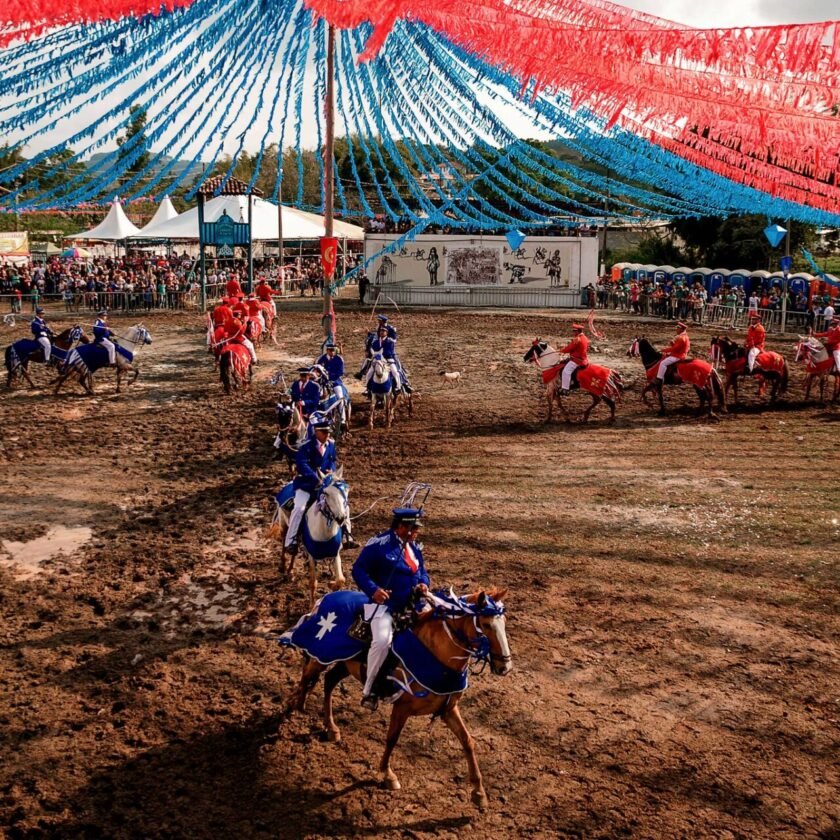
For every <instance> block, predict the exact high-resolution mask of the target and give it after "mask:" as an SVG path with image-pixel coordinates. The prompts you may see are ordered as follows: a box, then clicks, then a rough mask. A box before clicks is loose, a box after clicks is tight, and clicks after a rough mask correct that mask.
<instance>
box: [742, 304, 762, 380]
mask: <svg viewBox="0 0 840 840" xmlns="http://www.w3.org/2000/svg"><path fill="white" fill-rule="evenodd" d="M766 338H767V331H766V330H765V329H764V324H762V323H761V315H759V314H758V312H750V326H749V329H748V330H747V340H746V341H745V342H744V347H745V348H746V350H747V370H749V372H750V373H752V372H753V368H754V367H755V360H756V358H757V357H758V354H759V353H761V352H762V351H763V350H764V341H765V339H766Z"/></svg>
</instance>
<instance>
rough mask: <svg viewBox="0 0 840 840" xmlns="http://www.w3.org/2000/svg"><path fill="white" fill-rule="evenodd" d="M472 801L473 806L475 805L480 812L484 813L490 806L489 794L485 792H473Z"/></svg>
mask: <svg viewBox="0 0 840 840" xmlns="http://www.w3.org/2000/svg"><path fill="white" fill-rule="evenodd" d="M472 801H473V805H475V807H476V808H478V810H479V811H483V810H484V809H485V808H486V807H487V805H488V804H489V803H488V800H487V794H486V793H485V792H484V791H483V790H482V791H478V790H474V791H473V792H472Z"/></svg>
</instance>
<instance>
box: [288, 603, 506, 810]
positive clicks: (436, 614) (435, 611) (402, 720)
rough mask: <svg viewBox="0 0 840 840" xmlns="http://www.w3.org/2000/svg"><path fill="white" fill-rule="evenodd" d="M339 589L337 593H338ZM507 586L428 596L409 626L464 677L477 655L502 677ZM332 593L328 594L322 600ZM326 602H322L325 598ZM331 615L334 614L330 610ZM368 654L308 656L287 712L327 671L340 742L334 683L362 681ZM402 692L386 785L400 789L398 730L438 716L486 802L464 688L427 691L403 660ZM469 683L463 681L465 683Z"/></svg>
mask: <svg viewBox="0 0 840 840" xmlns="http://www.w3.org/2000/svg"><path fill="white" fill-rule="evenodd" d="M337 594H339V593H336V595H337ZM504 595H505V591H498V590H495V589H493V590H488V591H487V592H477V593H475V594H473V595H468V596H466V597H464V598H457V597H455V596H454V595H452V594H450V595H429V596H427V598H428V601H429V603H430V607H431V608H430V609H428V610H427V611H426V612H424V613H421V614H420V616H419V617H418V618H417V621H416V624H415V625H414V627H413V629H412V630H411V631H410V632H411V633H413V634H414V636H415V637H416V639H417V640H418V641H419V642H420V643H421V644H422V645H423V647H424V648H425V649H426V650H427V651H428V652H429V653H431V654H432V656H434V658H435V659H436V660H437V661H438V663H440V664H441V665H443V666H445V668H447V669H449V670H450V671H454V672H458V673H460V674H461V675H463V676H464V677H466V674H467V669H468V667H469V665H470V663H471V662H472V661H474V660H480V661H484V662H489V663H490V668H491V670H492V672H493V673H494V674H496V675H498V676H504V675H505V674H507V673H508V672H509V671H510V670H511V667H512V657H511V654H510V647H509V645H508V641H507V635H506V633H505V614H504V605H503V604H502V598H503V597H504ZM329 597H330V596H329V595H327V596H325V598H324V600H326V599H327V598H329ZM321 603H322V604H323V602H321ZM331 615H332V614H331ZM363 657H364V654H361V655H359V656H357V657H356V658H354V659H349V660H347V661H344V662H336V663H335V664H332V665H322V664H321V663H320V662H318V661H317V660H316V659H313V658H309V657H308V656H307V661H306V664H305V665H304V668H303V674H302V676H301V680H300V685H299V686H298V689H297V690H296V691H295V692H294V694H293V695H292V696H291V698H290V699H289V702H288V704H287V706H286V709H285V712H284V716H285V715H289V714H291V713H292V712H294V711H299V712H302V711H303V710H304V706H305V704H306V698H307V697H308V695H309V693H310V691H311V690H312V689H313V688H314V686H315V684H316V683H317V682H318V679H319V677H320V676H321V674H322V673H324V672H325V671H326V677H325V678H324V710H323V714H324V726H325V727H326V730H327V735H328V737H329V739H330V740H331V741H340V740H341V732H340V731H339V728H338V726H336V723H335V720H334V719H333V711H332V694H333V691H334V689H335V687H336V686H337V685H338V684H339V683H340V682H341V681H342V680H343V679H344V678H345V677H347V676H352V677H354V678H355V679H356V680H358V681H359V682H360V683H364V681H365V674H366V664H365V659H364V658H363ZM394 677H395V680H399V683H396V682H395V684H397V685H400V688H401V689H402V693H401V694H400V695H399V697H398V699H397V700H396V701H395V702H394V704H393V707H392V709H391V719H390V722H389V724H388V734H387V736H386V740H385V752H384V753H383V755H382V760H381V761H380V763H379V770H380V772H381V773H382V774H383V779H382V781H383V784H384V786H385V787H386V788H387V789H388V790H399V789H400V782H399V779H398V778H397V774H396V773H395V772H394V771H393V769H392V768H391V753H392V752H393V751H394V747H396V745H397V741H398V740H399V737H400V733H401V732H402V730H403V727H404V726H405V724H406V721H407V720H408V719H409V718H410V717H421V716H426V715H434V716H439V717H441V718H442V719H443V721H444V723H445V724H446V725H447V726H448V727H449V728H450V729H451V730H452V732H453V733H454V734H455V737H456V738H457V739H458V740H459V741H460V742H461V746H462V747H463V750H464V754H465V756H466V759H467V766H468V768H469V776H470V784H471V786H472V800H473V802H474V803H475V804H476V805H477V806H478V807H479V808H484V807H486V805H487V793H486V792H485V790H484V785H483V783H482V780H481V771H480V770H479V767H478V761H477V760H476V757H475V742H474V740H473V738H472V736H471V735H470V733H469V732H468V730H467V727H466V726H465V725H464V721H463V719H462V717H461V711H460V709H459V708H458V703H459V702H460V700H461V697H462V696H463V694H464V691H463V690H462V691H457V692H455V693H452V694H445V695H443V694H434V693H432V692H430V691H428V690H426V689H425V688H424V687H423V686H422V685H421V684H420V683H419V682H417V681H416V680H415V679H414V677H413V676H412V675H411V673H409V671H408V670H407V668H406V667H405V666H404V665H398V666H397V667H396V669H395V671H394ZM463 684H464V685H465V681H464V683H463Z"/></svg>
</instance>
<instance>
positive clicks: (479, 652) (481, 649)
mask: <svg viewBox="0 0 840 840" xmlns="http://www.w3.org/2000/svg"><path fill="white" fill-rule="evenodd" d="M450 617H451V616H450ZM464 618H472V624H473V630H475V636H473V637H472V638H470V637H469V636H468V635H467V634H466V633H462V632H461V631H460V630H458V629H457V628H456V627H449V626H448V625H446V624H445V623H444V627H446V629H447V630H448V631H449V634H450V635H451V636H452V640H453V641H454V642H456V644H458V645H459V646H460V647H461V648H462V649H463V650H465V651H466V652H467V653H468V654H469V655H470V656H471V657H472V658H473V659H475V660H476V661H477V662H482V663H484V664H485V665H486V664H487V663H488V662H489V663H490V664H491V665H493V664H494V663H497V662H500V663H501V664H503V665H506V664H508V663H509V662H511V661H512V660H513V655H512V654H503V653H493V649H492V648H491V647H490V639H489V638H488V637H487V634H486V633H485V632H484V631H483V630H482V629H481V628H480V627H479V626H478V616H477V615H472V616H470V615H469V614H467V615H465V616H464Z"/></svg>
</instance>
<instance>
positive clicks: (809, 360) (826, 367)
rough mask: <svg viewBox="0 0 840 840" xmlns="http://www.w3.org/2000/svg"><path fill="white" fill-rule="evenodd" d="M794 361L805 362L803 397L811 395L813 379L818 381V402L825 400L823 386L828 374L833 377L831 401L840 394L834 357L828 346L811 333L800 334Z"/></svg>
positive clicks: (839, 376)
mask: <svg viewBox="0 0 840 840" xmlns="http://www.w3.org/2000/svg"><path fill="white" fill-rule="evenodd" d="M795 349H796V356H795V358H794V361H797V362H800V361H801V362H804V363H805V374H806V375H805V399H806V400H807V399H808V397H810V396H811V387H812V386H813V384H814V380H815V379H818V380H819V383H820V402H825V386H826V382H827V380H828V377H829V376H833V377H834V393H833V394H832V397H831V400H832V402H836V401H837V398H838V396H840V372H838V371H837V368H836V367H835V365H834V357H833V356H832V354H831V353H829V352H828V348H826V346H825V345H824V344H823V343H822V342H821V341H820V340H819V339H818V338H816V337H815V336H813V335H800V336H799V341H798V342H797V344H796V347H795Z"/></svg>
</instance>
